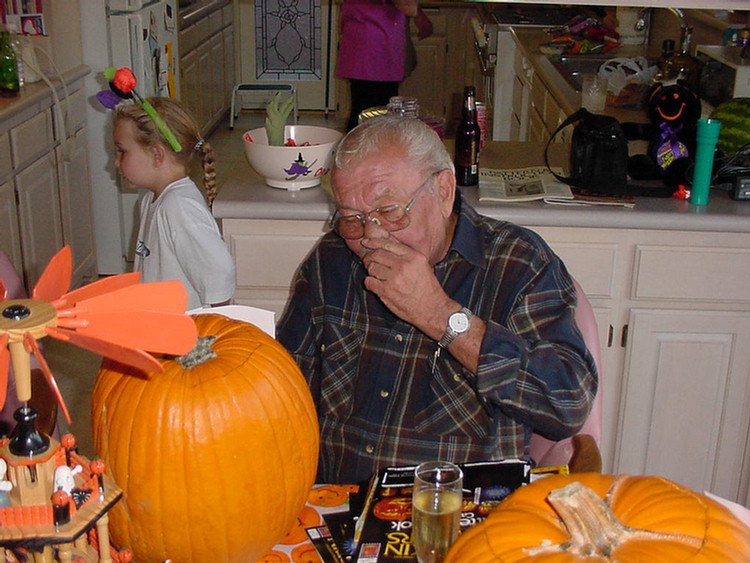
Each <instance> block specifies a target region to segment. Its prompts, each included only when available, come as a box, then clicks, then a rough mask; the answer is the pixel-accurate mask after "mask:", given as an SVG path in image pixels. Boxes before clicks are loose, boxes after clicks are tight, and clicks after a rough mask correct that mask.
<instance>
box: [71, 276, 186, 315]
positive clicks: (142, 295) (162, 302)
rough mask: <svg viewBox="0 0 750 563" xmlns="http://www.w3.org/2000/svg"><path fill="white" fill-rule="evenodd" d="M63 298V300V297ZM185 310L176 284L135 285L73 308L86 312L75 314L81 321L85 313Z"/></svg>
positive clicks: (89, 300) (179, 287)
mask: <svg viewBox="0 0 750 563" xmlns="http://www.w3.org/2000/svg"><path fill="white" fill-rule="evenodd" d="M64 299H66V300H67V298H66V297H64ZM186 307H187V293H185V288H184V287H183V286H182V284H181V283H180V282H178V281H164V282H152V283H139V284H137V285H131V286H130V287H123V288H121V289H118V290H116V291H112V292H111V293H106V294H104V295H97V296H95V297H92V298H90V299H84V300H83V301H78V302H77V303H76V308H84V309H85V310H86V312H84V313H81V314H80V315H79V317H80V318H84V319H85V318H86V317H87V315H88V313H104V312H107V311H109V312H112V311H123V310H130V311H133V310H142V311H161V312H164V313H184V312H185V308H186Z"/></svg>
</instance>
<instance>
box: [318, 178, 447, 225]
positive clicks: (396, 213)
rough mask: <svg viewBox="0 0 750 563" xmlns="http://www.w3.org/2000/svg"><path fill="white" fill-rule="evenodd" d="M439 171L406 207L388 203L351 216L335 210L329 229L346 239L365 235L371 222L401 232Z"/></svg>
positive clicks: (423, 184)
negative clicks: (367, 224) (413, 207)
mask: <svg viewBox="0 0 750 563" xmlns="http://www.w3.org/2000/svg"><path fill="white" fill-rule="evenodd" d="M439 173H440V171H439V170H438V171H437V172H433V173H432V174H430V175H429V176H427V178H426V179H425V181H424V182H422V185H421V186H419V189H417V191H416V192H415V193H414V197H412V198H411V201H409V203H407V204H406V205H401V204H400V203H390V204H388V205H383V206H381V207H376V208H375V209H371V210H370V211H366V212H364V213H356V214H353V215H342V214H341V212H340V211H339V210H338V209H337V210H336V212H335V213H334V214H333V217H332V218H331V227H332V228H333V230H335V231H336V232H337V233H338V234H339V235H341V236H342V237H343V238H346V239H359V238H362V237H363V236H364V235H365V223H367V221H372V222H373V223H375V224H376V225H378V226H380V227H383V228H384V229H385V230H387V231H389V232H391V233H393V232H395V231H401V230H403V229H405V228H406V227H408V226H409V224H410V223H411V217H410V216H409V212H410V211H411V208H412V206H413V205H414V203H416V201H417V198H418V197H419V196H420V194H421V193H422V192H423V191H424V189H425V188H426V187H427V185H428V183H429V181H430V180H432V179H433V178H434V177H435V176H436V175H437V174H439Z"/></svg>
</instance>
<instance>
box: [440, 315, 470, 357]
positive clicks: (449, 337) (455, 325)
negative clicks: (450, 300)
mask: <svg viewBox="0 0 750 563" xmlns="http://www.w3.org/2000/svg"><path fill="white" fill-rule="evenodd" d="M473 316H474V313H472V312H471V311H469V309H467V308H466V307H462V308H461V310H460V311H456V312H455V313H453V314H452V315H451V316H450V317H448V326H447V327H445V332H444V333H443V336H442V338H441V339H440V342H438V346H440V347H441V348H447V347H448V346H449V345H450V343H451V342H453V340H454V339H455V338H456V337H457V336H458V335H459V334H463V333H464V332H466V331H467V330H469V326H470V325H471V317H473Z"/></svg>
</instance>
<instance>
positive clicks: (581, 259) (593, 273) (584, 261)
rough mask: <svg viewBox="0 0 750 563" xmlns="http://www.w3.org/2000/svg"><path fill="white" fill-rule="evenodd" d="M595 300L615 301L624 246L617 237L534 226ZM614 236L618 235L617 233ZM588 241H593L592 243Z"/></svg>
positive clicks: (600, 233) (587, 231) (581, 230)
mask: <svg viewBox="0 0 750 563" xmlns="http://www.w3.org/2000/svg"><path fill="white" fill-rule="evenodd" d="M533 230H534V231H536V232H537V233H539V234H540V235H541V236H542V237H543V238H544V240H546V241H547V244H549V246H550V248H552V250H554V251H555V253H556V254H557V255H558V256H559V257H560V258H561V259H562V261H563V262H564V263H565V266H566V268H567V269H568V272H570V275H571V276H573V277H574V278H575V279H576V280H578V283H580V284H581V286H582V287H583V289H584V291H585V292H586V295H587V296H588V297H591V298H598V299H613V298H614V297H615V292H616V287H617V283H616V280H617V276H618V271H617V263H618V260H619V259H620V257H619V256H620V255H619V249H620V245H619V244H618V243H617V241H616V240H615V239H614V237H613V236H611V235H609V234H607V233H602V232H596V234H594V233H593V232H591V231H590V230H586V229H580V230H573V229H569V228H560V227H534V228H533ZM614 236H617V235H616V234H615V235H614ZM588 239H591V241H590V242H589V241H588Z"/></svg>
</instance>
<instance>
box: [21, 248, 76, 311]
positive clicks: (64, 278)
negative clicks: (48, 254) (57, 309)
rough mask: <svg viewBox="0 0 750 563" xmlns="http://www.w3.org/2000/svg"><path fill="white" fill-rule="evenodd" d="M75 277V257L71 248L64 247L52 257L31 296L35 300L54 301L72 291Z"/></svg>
mask: <svg viewBox="0 0 750 563" xmlns="http://www.w3.org/2000/svg"><path fill="white" fill-rule="evenodd" d="M72 275H73V257H72V255H71V253H70V246H67V245H66V246H63V247H62V249H61V250H60V252H58V253H57V254H55V255H54V256H53V257H52V260H50V261H49V264H47V267H46V268H45V269H44V272H42V275H41V276H40V277H39V281H37V282H36V285H35V286H34V291H32V293H31V295H32V297H33V298H34V299H40V300H42V301H54V300H55V299H58V298H59V297H60V296H62V295H63V294H64V293H65V292H66V291H68V289H70V278H71V276H72Z"/></svg>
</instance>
